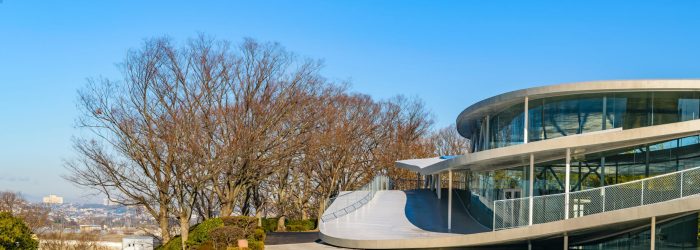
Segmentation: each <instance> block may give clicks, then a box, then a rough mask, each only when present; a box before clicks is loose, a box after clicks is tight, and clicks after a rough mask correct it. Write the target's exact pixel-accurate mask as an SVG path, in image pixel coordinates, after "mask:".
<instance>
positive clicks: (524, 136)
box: [523, 96, 530, 143]
mask: <svg viewBox="0 0 700 250" xmlns="http://www.w3.org/2000/svg"><path fill="white" fill-rule="evenodd" d="M528 100H529V98H528V97H527V96H526V97H525V111H523V117H524V118H525V120H524V121H523V124H524V125H523V127H524V129H523V130H524V131H523V132H524V133H525V134H523V143H527V127H528V124H529V123H530V121H529V120H528V115H529V114H528V113H530V112H527V111H528V109H529V108H528V102H529V101H528Z"/></svg>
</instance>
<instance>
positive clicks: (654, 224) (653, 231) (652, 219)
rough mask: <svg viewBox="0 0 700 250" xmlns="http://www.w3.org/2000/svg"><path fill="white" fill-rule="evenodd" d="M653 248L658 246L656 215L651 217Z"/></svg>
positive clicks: (652, 249)
mask: <svg viewBox="0 0 700 250" xmlns="http://www.w3.org/2000/svg"><path fill="white" fill-rule="evenodd" d="M649 245H651V250H654V249H655V248H656V216H654V217H651V244H649Z"/></svg>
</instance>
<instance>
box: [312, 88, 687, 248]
mask: <svg viewBox="0 0 700 250" xmlns="http://www.w3.org/2000/svg"><path fill="white" fill-rule="evenodd" d="M456 122H457V130H458V132H459V133H460V134H461V135H462V136H464V137H465V138H468V139H469V140H470V142H471V144H470V145H471V152H470V153H468V154H466V155H461V156H456V157H438V158H426V159H410V160H402V161H398V162H397V163H396V166H397V167H400V168H405V169H408V170H411V171H414V172H416V173H417V174H418V175H417V176H420V177H419V178H417V179H416V183H417V185H415V187H416V190H405V191H396V190H391V191H378V192H377V194H376V195H374V196H373V197H374V198H373V199H371V200H370V201H369V202H366V205H364V206H362V208H359V209H358V208H356V209H355V210H354V211H353V212H350V213H348V214H347V215H345V218H338V219H336V220H334V221H329V222H325V223H323V224H322V225H321V238H322V239H323V240H324V241H326V242H329V243H331V244H335V245H338V246H344V247H356V248H420V247H461V246H484V247H505V248H517V247H522V248H539V247H546V248H552V246H557V247H554V248H558V247H559V246H560V247H562V248H563V249H570V248H573V249H589V248H591V249H592V248H595V249H615V248H625V249H627V248H635V249H655V247H678V246H683V247H697V240H696V238H697V233H698V226H697V224H698V222H697V221H698V211H699V210H700V198H699V197H698V196H697V194H700V136H699V134H700V80H630V81H599V82H584V83H572V84H560V85H552V86H545V87H536V88H529V89H523V90H518V91H513V92H508V93H504V94H501V95H497V96H494V97H491V98H488V99H485V100H483V101H480V102H478V103H476V104H474V105H472V106H470V107H468V108H466V109H465V110H464V111H463V112H462V113H461V114H460V115H459V116H458V118H457V121H456ZM426 190H430V191H431V192H433V193H434V196H433V197H426V196H425V195H415V193H421V194H424V193H425V192H426ZM402 197H403V198H402ZM382 198H384V199H382ZM445 200H446V201H445ZM438 203H439V204H442V203H444V204H443V205H436V204H438ZM386 210H392V211H393V212H383V211H386ZM380 213H387V214H392V216H391V217H387V218H388V219H387V220H383V221H381V222H382V223H383V224H381V225H378V224H377V223H369V221H367V220H372V219H371V218H372V216H376V215H377V214H380ZM465 214H466V215H467V216H464V215H465ZM422 217H426V218H434V219H432V220H428V221H434V220H443V221H444V222H440V223H432V224H430V225H424V224H425V223H423V222H421V221H426V220H422V219H420V218H422ZM363 221H366V222H363ZM693 221H694V222H693ZM346 228H352V230H353V231H349V229H346ZM382 228H383V229H382ZM612 228H614V229H615V230H611V229H612ZM353 232H355V233H353ZM358 232H372V233H371V235H363V234H362V233H358Z"/></svg>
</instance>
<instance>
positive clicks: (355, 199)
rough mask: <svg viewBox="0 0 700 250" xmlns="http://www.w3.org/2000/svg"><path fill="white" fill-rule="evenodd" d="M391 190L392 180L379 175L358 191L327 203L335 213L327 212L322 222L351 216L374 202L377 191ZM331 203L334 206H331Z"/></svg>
mask: <svg viewBox="0 0 700 250" xmlns="http://www.w3.org/2000/svg"><path fill="white" fill-rule="evenodd" d="M390 188H391V180H390V179H389V177H387V176H384V175H377V176H375V177H374V179H372V181H370V182H369V183H367V184H365V185H364V186H362V187H361V188H359V189H358V190H355V191H352V192H349V193H344V194H342V195H340V196H338V197H336V198H334V199H333V200H331V202H327V204H329V206H328V208H329V209H331V208H332V209H333V211H330V210H326V211H325V212H324V213H323V216H321V221H322V222H328V221H331V220H335V219H337V218H340V217H342V216H344V215H346V214H349V213H351V212H353V211H355V210H357V209H359V208H360V207H362V206H364V205H365V204H367V203H369V202H370V201H371V200H372V198H374V195H375V194H376V193H377V191H379V190H388V189H390ZM339 198H342V199H339ZM331 203H332V205H333V206H331ZM341 203H342V204H341Z"/></svg>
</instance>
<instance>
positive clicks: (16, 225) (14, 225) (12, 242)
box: [0, 212, 39, 249]
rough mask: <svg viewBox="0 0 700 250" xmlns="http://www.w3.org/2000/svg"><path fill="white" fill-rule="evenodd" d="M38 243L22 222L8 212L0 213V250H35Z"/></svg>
mask: <svg viewBox="0 0 700 250" xmlns="http://www.w3.org/2000/svg"><path fill="white" fill-rule="evenodd" d="M37 248H39V242H37V241H36V240H34V239H33V238H32V231H31V230H30V229H29V227H27V225H26V224H24V222H23V221H22V220H21V219H19V218H15V217H14V216H12V214H10V213H8V212H0V249H37Z"/></svg>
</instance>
